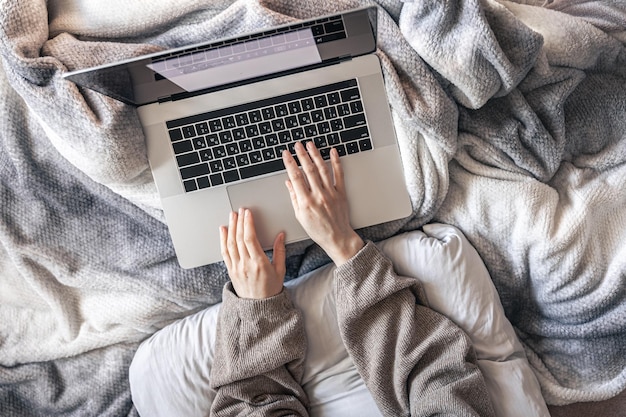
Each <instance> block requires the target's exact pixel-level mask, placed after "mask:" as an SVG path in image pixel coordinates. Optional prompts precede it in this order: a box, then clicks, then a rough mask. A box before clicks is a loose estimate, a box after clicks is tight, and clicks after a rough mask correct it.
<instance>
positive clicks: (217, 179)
mask: <svg viewBox="0 0 626 417" xmlns="http://www.w3.org/2000/svg"><path fill="white" fill-rule="evenodd" d="M209 179H210V180H211V185H212V186H213V187H215V186H216V185H222V184H224V179H223V178H222V174H213V175H211V176H210V177H209Z"/></svg>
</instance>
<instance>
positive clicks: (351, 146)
mask: <svg viewBox="0 0 626 417" xmlns="http://www.w3.org/2000/svg"><path fill="white" fill-rule="evenodd" d="M346 151H347V152H348V155H351V154H353V153H357V152H359V143H358V142H348V143H346Z"/></svg>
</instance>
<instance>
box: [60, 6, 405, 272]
mask: <svg viewBox="0 0 626 417" xmlns="http://www.w3.org/2000/svg"><path fill="white" fill-rule="evenodd" d="M375 35H376V8H373V7H370V8H363V9H357V10H351V11H346V12H343V13H339V14H336V15H331V16H324V17H320V18H316V19H312V20H308V21H302V22H298V23H297V24H289V25H285V26H280V27H275V28H271V29H269V30H263V31H260V32H256V33H251V34H246V35H243V36H239V37H237V38H231V39H222V40H219V41H216V42H208V43H204V44H198V45H193V46H189V47H184V48H177V49H174V50H168V51H165V52H161V53H157V54H151V55H147V56H143V57H139V58H135V59H131V60H127V61H124V62H121V63H114V64H110V65H104V66H100V67H95V68H90V69H86V70H80V71H73V72H70V73H67V74H65V78H66V79H68V80H71V81H73V82H75V83H77V84H79V85H81V86H84V87H88V88H91V89H94V90H96V91H99V92H101V93H103V94H106V95H108V96H111V97H114V98H116V99H118V100H120V101H123V102H125V103H129V104H132V105H134V106H136V107H137V112H138V114H139V118H140V120H141V123H142V126H143V129H144V133H145V136H146V146H147V151H148V159H149V162H150V167H151V169H152V173H153V176H154V180H155V182H156V185H157V188H158V190H159V194H160V197H161V199H162V203H163V209H164V212H165V217H166V220H167V224H168V227H169V231H170V234H171V236H172V241H173V243H174V248H175V250H176V255H177V257H178V261H179V263H180V265H181V266H182V267H183V268H192V267H197V266H201V265H206V264H209V263H212V262H216V261H220V260H221V256H220V242H219V233H218V227H219V226H220V225H224V224H227V223H228V216H229V213H230V212H231V211H233V210H237V209H238V208H239V207H247V208H250V209H251V210H252V212H253V213H254V216H255V222H256V225H257V229H258V235H259V239H260V241H261V244H262V245H263V246H264V248H266V249H270V248H271V247H272V243H273V241H274V238H275V236H276V234H277V233H279V232H280V231H285V232H286V240H287V242H288V243H291V242H296V241H300V240H303V239H307V238H308V236H307V235H306V233H305V232H304V230H303V229H302V227H301V226H300V225H299V223H298V221H297V220H296V218H295V216H294V213H293V209H292V207H291V202H290V199H289V194H288V191H287V189H286V187H285V180H286V178H287V174H286V171H285V169H284V165H283V163H282V159H281V153H282V151H283V150H284V149H289V150H290V151H292V152H293V145H294V144H295V143H296V142H297V141H300V142H304V141H313V142H314V143H315V144H316V146H317V147H318V148H319V149H320V152H321V153H322V155H323V156H324V157H325V158H328V155H329V152H330V149H331V148H332V147H335V148H337V150H338V151H339V154H340V155H341V156H342V165H343V167H344V170H345V181H346V187H347V191H348V199H349V203H350V211H351V213H350V216H351V219H352V223H353V227H355V228H357V229H358V228H362V227H365V226H371V225H375V224H379V223H383V222H387V221H391V220H396V219H399V218H403V217H407V216H409V215H410V214H411V203H410V200H409V196H408V193H407V191H406V186H405V182H404V176H403V171H402V164H401V159H400V154H399V150H398V145H397V141H396V136H395V132H394V128H393V125H392V120H391V114H390V110H389V104H388V101H387V97H386V94H385V88H384V85H383V78H382V72H381V67H380V62H379V60H378V58H377V56H376V55H374V54H373V52H374V51H375V48H376V36H375Z"/></svg>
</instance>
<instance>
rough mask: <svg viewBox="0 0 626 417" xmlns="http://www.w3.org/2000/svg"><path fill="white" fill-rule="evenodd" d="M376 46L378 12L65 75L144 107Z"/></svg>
mask: <svg viewBox="0 0 626 417" xmlns="http://www.w3.org/2000/svg"><path fill="white" fill-rule="evenodd" d="M375 48H376V8H375V7H368V8H363V9H357V10H352V11H347V12H343V13H340V14H336V15H331V16H325V17H321V18H316V19H311V20H307V21H302V22H298V23H294V24H289V25H285V26H280V27H277V28H272V29H269V30H264V31H261V32H256V33H252V34H247V35H243V36H239V37H236V38H231V39H223V40H220V41H215V42H208V43H203V44H199V45H193V46H189V47H184V48H177V49H175V50H168V51H164V52H160V53H156V54H151V55H146V56H143V57H138V58H133V59H130V60H127V61H124V62H120V63H114V64H109V65H103V66H100V67H95V68H89V69H85V70H78V71H73V72H70V73H67V74H64V78H66V79H68V80H70V81H73V82H75V83H76V84H78V85H81V86H83V87H87V88H90V89H93V90H96V91H98V92H100V93H102V94H105V95H107V96H110V97H113V98H115V99H117V100H120V101H122V102H125V103H128V104H133V105H143V104H148V103H153V102H157V101H160V100H168V99H171V98H172V97H174V98H176V97H177V96H181V97H185V96H188V95H189V94H193V93H204V92H207V91H211V90H215V89H220V88H225V87H227V86H232V85H237V84H239V83H245V82H251V81H254V80H258V79H261V78H262V77H268V76H272V75H273V74H280V73H284V72H287V71H294V70H298V69H300V68H307V67H310V66H314V65H320V64H324V63H326V62H329V61H334V60H337V59H342V58H348V57H354V56H359V55H363V54H366V53H371V52H373V51H374V50H375Z"/></svg>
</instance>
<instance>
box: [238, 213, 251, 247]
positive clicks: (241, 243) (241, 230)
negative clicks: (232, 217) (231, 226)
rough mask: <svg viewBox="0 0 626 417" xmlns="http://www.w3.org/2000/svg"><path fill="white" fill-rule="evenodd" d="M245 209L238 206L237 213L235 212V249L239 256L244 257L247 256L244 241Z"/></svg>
mask: <svg viewBox="0 0 626 417" xmlns="http://www.w3.org/2000/svg"><path fill="white" fill-rule="evenodd" d="M244 212H245V210H244V209H243V208H239V213H238V214H237V235H236V236H237V237H236V239H237V250H238V251H239V258H240V259H246V258H248V257H249V254H248V249H247V247H246V243H245V237H244V234H245V232H246V227H245V215H244Z"/></svg>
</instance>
